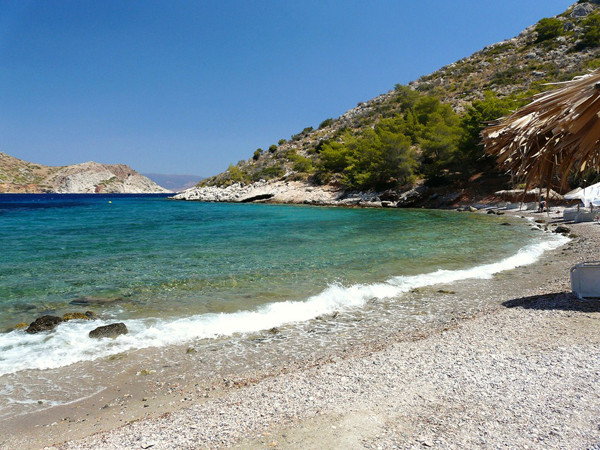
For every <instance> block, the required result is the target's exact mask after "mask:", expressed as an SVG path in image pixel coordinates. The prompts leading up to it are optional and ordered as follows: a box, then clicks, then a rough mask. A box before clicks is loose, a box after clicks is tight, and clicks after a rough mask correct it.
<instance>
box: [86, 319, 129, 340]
mask: <svg viewBox="0 0 600 450" xmlns="http://www.w3.org/2000/svg"><path fill="white" fill-rule="evenodd" d="M127 333H128V330H127V327H126V326H125V324H124V323H123V322H118V323H111V324H110V325H104V326H103V327H98V328H96V329H94V330H92V331H90V334H89V335H88V336H89V337H91V338H96V339H97V338H103V337H110V338H116V337H117V336H120V335H122V334H127Z"/></svg>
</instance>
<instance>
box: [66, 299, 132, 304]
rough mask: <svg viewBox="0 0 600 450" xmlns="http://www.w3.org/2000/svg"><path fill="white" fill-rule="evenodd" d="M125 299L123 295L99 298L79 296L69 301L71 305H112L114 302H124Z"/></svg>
mask: <svg viewBox="0 0 600 450" xmlns="http://www.w3.org/2000/svg"><path fill="white" fill-rule="evenodd" d="M123 301H125V299H124V298H123V297H113V298H97V297H79V298H76V299H75V300H72V301H70V302H69V304H71V305H75V306H89V305H110V304H112V303H118V302H123Z"/></svg>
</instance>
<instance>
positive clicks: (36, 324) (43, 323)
mask: <svg viewBox="0 0 600 450" xmlns="http://www.w3.org/2000/svg"><path fill="white" fill-rule="evenodd" d="M62 321H63V320H62V319H61V318H60V317H57V316H42V317H38V318H37V319H35V320H34V321H33V322H31V323H30V324H29V327H28V328H27V329H26V330H25V331H26V332H27V333H30V334H35V333H40V332H41V331H51V330H53V329H54V328H55V327H56V325H58V324H59V323H61V322H62Z"/></svg>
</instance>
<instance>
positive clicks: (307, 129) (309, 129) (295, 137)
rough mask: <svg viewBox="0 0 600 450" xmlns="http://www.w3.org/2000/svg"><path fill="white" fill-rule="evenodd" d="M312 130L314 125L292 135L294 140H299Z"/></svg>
mask: <svg viewBox="0 0 600 450" xmlns="http://www.w3.org/2000/svg"><path fill="white" fill-rule="evenodd" d="M312 130H313V127H306V128H305V129H303V130H302V131H301V132H300V133H298V134H294V135H293V136H292V141H298V140H300V139H302V138H303V137H305V136H307V135H308V134H309V133H310V132H311V131H312Z"/></svg>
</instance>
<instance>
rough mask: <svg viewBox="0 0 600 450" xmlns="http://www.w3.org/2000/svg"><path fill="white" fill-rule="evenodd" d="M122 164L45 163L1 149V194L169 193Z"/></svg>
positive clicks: (90, 162)
mask: <svg viewBox="0 0 600 450" xmlns="http://www.w3.org/2000/svg"><path fill="white" fill-rule="evenodd" d="M169 192H171V191H169V190H167V189H164V188H163V187H161V186H159V185H158V184H156V183H154V182H153V181H152V180H150V179H148V178H146V177H144V176H142V175H140V174H139V173H138V172H136V171H135V170H133V169H132V168H131V167H129V166H127V165H125V164H100V163H97V162H93V161H89V162H85V163H81V164H73V165H69V166H56V167H54V166H44V165H41V164H35V163H31V162H28V161H24V160H22V159H18V158H15V157H13V156H10V155H7V154H6V153H3V152H0V193H59V194H79V193H84V194H86V193H107V194H151V193H152V194H153V193H169Z"/></svg>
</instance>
